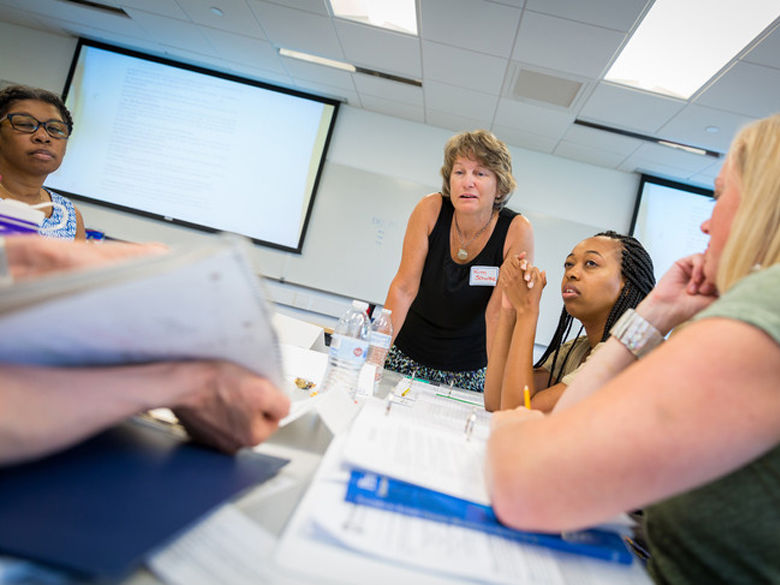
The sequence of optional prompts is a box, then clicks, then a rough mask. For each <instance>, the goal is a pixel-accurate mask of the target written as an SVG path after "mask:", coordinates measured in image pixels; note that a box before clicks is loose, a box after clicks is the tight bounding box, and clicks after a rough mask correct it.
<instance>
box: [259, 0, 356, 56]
mask: <svg viewBox="0 0 780 585" xmlns="http://www.w3.org/2000/svg"><path fill="white" fill-rule="evenodd" d="M249 7H250V8H251V9H252V11H253V12H254V13H255V16H256V17H257V20H258V21H259V22H260V26H261V27H262V28H263V30H264V31H265V33H266V35H267V36H268V38H269V39H270V41H271V42H272V43H273V44H274V45H276V46H277V47H284V48H286V49H292V50H295V51H303V52H304V53H311V54H314V55H319V56H321V57H328V58H330V59H338V60H341V61H343V60H344V52H343V51H342V50H341V45H340V44H339V40H338V37H337V36H336V29H334V28H333V23H332V22H331V20H330V19H329V18H328V17H326V16H320V15H317V14H312V13H310V12H304V11H302V10H295V9H293V8H287V7H285V6H279V5H278V4H271V3H269V2H261V1H260V0H249Z"/></svg>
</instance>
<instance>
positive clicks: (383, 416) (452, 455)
mask: <svg viewBox="0 0 780 585" xmlns="http://www.w3.org/2000/svg"><path fill="white" fill-rule="evenodd" d="M446 404H447V406H457V405H456V404H453V403H446ZM473 410H476V409H473ZM472 415H473V418H474V422H473V425H474V430H473V431H472V432H471V433H468V432H467V418H468V417H462V418H453V419H451V418H446V417H444V418H442V419H441V420H440V421H439V423H433V424H432V423H431V420H430V417H429V416H428V415H427V414H426V413H425V411H424V409H421V408H418V407H417V406H416V405H415V407H413V408H404V407H403V406H402V405H390V408H389V409H388V408H387V401H381V400H377V399H371V400H368V401H366V403H365V405H364V406H363V409H362V410H361V412H360V413H359V414H358V416H357V417H356V418H355V421H354V423H353V424H352V427H351V428H350V430H349V434H348V442H347V445H346V448H345V450H344V460H345V462H346V463H347V464H348V465H351V466H353V467H357V468H360V469H366V470H369V471H374V472H377V473H380V474H383V475H387V476H390V477H394V478H397V479H400V480H403V481H407V482H410V483H414V484H416V485H419V486H422V487H426V488H429V489H433V490H436V491H439V492H442V493H445V494H450V495H452V496H455V497H458V498H464V499H467V500H471V501H473V502H477V503H480V504H489V503H490V498H489V497H488V492H487V487H486V485H485V478H484V461H485V443H486V437H487V434H486V433H487V431H485V430H484V429H481V428H479V429H478V428H477V427H478V426H479V422H478V420H477V419H478V416H477V413H476V412H472V413H471V414H469V416H472Z"/></svg>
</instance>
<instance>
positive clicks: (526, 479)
mask: <svg viewBox="0 0 780 585" xmlns="http://www.w3.org/2000/svg"><path fill="white" fill-rule="evenodd" d="M715 194H716V197H717V203H716V205H715V208H714V209H713V213H712V217H711V219H709V220H707V221H706V222H704V224H702V231H704V232H705V233H707V234H709V236H710V242H709V246H708V248H707V251H706V252H705V253H704V254H703V255H701V254H699V255H694V256H691V257H688V258H684V259H682V260H680V261H678V262H677V263H676V264H675V265H674V266H673V267H672V269H670V271H669V272H668V273H667V274H666V275H665V276H664V277H663V278H662V279H661V281H660V282H659V283H658V286H657V287H656V288H655V289H653V291H652V292H651V293H650V294H649V295H648V297H647V298H646V299H645V300H644V301H643V302H642V303H640V304H639V306H638V307H637V308H636V311H635V312H634V311H627V313H626V315H627V316H626V317H625V318H624V319H623V320H621V321H619V322H618V323H617V324H616V326H615V328H614V329H613V335H612V337H611V338H610V339H609V340H608V341H607V342H606V343H605V344H604V346H603V347H602V348H601V350H600V351H599V352H598V353H596V354H595V355H593V356H592V358H591V359H590V360H589V361H588V362H587V364H586V365H585V367H584V368H583V369H582V371H581V372H580V374H579V375H578V376H577V378H576V379H575V380H574V382H573V383H572V385H571V386H569V387H568V389H567V391H566V393H565V394H564V395H563V397H562V399H561V400H560V401H559V402H558V404H557V406H556V408H555V409H554V410H553V412H552V414H551V415H549V416H543V415H541V414H540V413H538V412H529V411H525V409H516V410H513V411H506V412H500V413H497V414H495V415H494V418H493V429H492V433H491V437H490V440H489V443H488V471H487V473H488V482H489V485H490V490H491V496H492V498H493V504H494V506H495V510H496V513H497V514H498V516H499V518H501V520H502V521H503V522H505V523H507V524H509V525H511V526H515V527H518V528H522V529H529V530H554V531H559V530H567V529H571V528H575V527H581V526H586V525H590V524H594V523H597V522H599V521H602V520H605V519H607V518H609V517H610V516H611V515H612V514H614V513H617V512H620V511H624V510H631V509H635V508H640V507H642V508H644V509H645V517H644V528H645V531H646V536H647V541H648V545H649V548H650V553H651V556H650V559H649V561H648V570H649V572H650V574H651V576H652V577H653V578H654V579H655V581H656V582H658V583H669V584H678V583H708V584H711V583H730V584H734V583H778V582H780V555H778V554H777V553H778V542H779V541H780V540H779V538H778V534H779V533H778V531H779V530H780V528H778V527H780V424H779V423H780V294H778V291H779V290H780V115H775V116H772V117H770V118H767V119H764V120H761V121H758V122H756V123H754V124H753V125H751V126H748V127H747V128H745V129H744V130H742V131H741V132H740V133H739V134H738V135H737V137H736V139H735V140H734V142H733V144H732V147H731V149H730V151H729V154H728V156H727V159H726V161H725V163H724V165H723V168H722V170H721V173H720V175H719V176H718V178H717V180H716V182H715ZM718 296H719V297H720V298H718ZM716 299H717V300H716ZM694 315H695V316H694ZM691 317H693V322H692V323H691V324H689V325H687V326H686V327H685V328H683V329H682V330H681V331H680V332H679V333H678V334H676V335H674V336H673V337H672V338H671V339H669V340H668V341H666V342H664V343H663V344H660V341H661V339H662V337H661V335H662V334H665V333H667V332H668V331H669V330H670V329H671V328H673V327H674V326H676V325H677V324H679V323H681V322H683V321H685V320H687V319H689V318H691ZM655 345H660V347H658V348H657V349H655V350H652V351H650V350H651V349H652V347H653V346H655ZM637 356H639V357H640V359H639V361H637Z"/></svg>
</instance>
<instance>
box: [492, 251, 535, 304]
mask: <svg viewBox="0 0 780 585" xmlns="http://www.w3.org/2000/svg"><path fill="white" fill-rule="evenodd" d="M498 285H499V286H500V287H501V291H502V296H501V306H502V307H503V308H505V309H514V310H515V311H516V312H518V313H523V312H527V311H535V312H538V310H539V301H540V299H541V296H542V289H543V288H544V287H545V286H546V285H547V274H546V273H545V272H544V271H540V270H539V268H538V267H536V266H533V265H531V264H530V263H529V262H528V260H526V259H525V252H523V253H521V254H518V255H514V256H509V257H508V258H507V259H506V260H504V263H503V264H502V265H501V271H500V273H499V277H498Z"/></svg>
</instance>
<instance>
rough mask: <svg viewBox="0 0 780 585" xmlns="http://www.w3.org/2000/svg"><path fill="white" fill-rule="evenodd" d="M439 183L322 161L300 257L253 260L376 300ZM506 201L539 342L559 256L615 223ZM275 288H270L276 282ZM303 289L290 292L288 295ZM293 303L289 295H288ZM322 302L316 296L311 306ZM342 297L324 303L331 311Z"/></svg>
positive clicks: (116, 214) (174, 231)
mask: <svg viewBox="0 0 780 585" xmlns="http://www.w3.org/2000/svg"><path fill="white" fill-rule="evenodd" d="M438 188H439V185H425V184H422V183H419V182H414V181H407V180H401V179H397V178H394V177H391V176H387V175H382V174H379V173H375V172H370V171H366V170H362V169H356V168H353V167H349V166H346V165H340V164H334V163H328V164H326V165H325V169H324V171H323V174H322V178H321V181H320V188H319V194H318V195H317V200H316V202H315V205H314V209H313V211H312V217H311V221H310V225H309V233H308V235H307V237H306V242H305V244H304V246H303V250H302V252H301V254H300V255H298V254H292V253H289V252H283V251H279V250H273V249H270V248H267V247H265V246H255V249H254V260H255V262H256V265H257V267H258V270H260V271H261V272H262V273H263V274H264V275H265V276H267V277H269V278H272V279H275V280H279V281H281V282H284V283H289V284H294V285H301V286H303V287H307V288H311V289H316V290H317V291H325V292H328V293H334V294H336V295H341V296H343V297H348V298H357V299H361V300H365V301H368V302H370V303H376V304H381V303H383V302H384V300H385V296H386V294H387V288H388V286H389V285H390V281H391V280H392V278H393V276H394V275H395V272H396V271H397V270H398V264H399V262H400V260H401V245H402V242H403V237H404V232H405V231H406V222H407V220H408V219H409V214H410V213H411V212H412V210H413V209H414V206H415V205H416V204H417V202H418V201H419V200H420V199H421V198H422V197H423V196H424V195H427V194H428V193H431V192H434V191H437V190H438ZM81 206H82V207H83V209H82V211H83V212H84V216H85V218H86V223H87V225H88V226H89V227H93V228H97V229H101V230H104V231H105V232H106V233H107V234H108V235H110V236H114V237H117V238H121V239H127V240H133V241H149V240H156V241H161V242H166V243H169V244H172V245H188V243H190V242H192V241H193V240H195V239H198V238H202V237H208V236H207V235H204V234H202V232H198V231H197V230H188V229H187V228H184V227H181V226H172V225H170V224H167V223H164V222H158V221H154V220H151V219H147V218H142V217H138V216H136V215H132V214H126V213H123V212H120V211H115V210H107V209H105V208H99V207H97V206H91V205H88V204H84V203H82V204H81ZM509 207H510V208H512V209H514V210H515V211H520V212H522V213H524V214H525V215H526V216H527V217H528V218H529V219H530V220H531V223H532V225H533V228H534V239H535V257H534V263H535V264H537V265H538V266H540V267H541V268H542V269H544V270H546V271H547V278H548V285H547V288H546V289H545V291H544V294H543V295H542V302H541V312H540V317H539V326H538V328H537V336H536V339H537V342H538V343H539V344H542V345H546V344H547V343H548V342H549V340H550V338H551V337H552V334H553V332H554V331H555V326H556V324H557V322H558V316H559V315H560V311H561V308H562V307H563V302H562V301H561V294H560V283H561V277H562V275H563V261H564V259H565V257H566V255H567V254H568V253H569V252H570V251H571V249H572V248H573V247H574V246H575V245H576V244H577V243H578V242H579V241H580V240H582V239H584V238H587V237H590V236H592V235H594V234H595V233H598V232H599V231H602V230H603V229H607V228H614V227H615V226H593V225H587V224H582V223H577V222H573V221H569V220H564V219H560V218H557V217H553V216H551V215H547V214H544V213H540V212H535V211H531V210H526V209H524V208H523V198H522V194H521V193H516V194H515V195H514V197H513V198H512V199H511V200H510V202H509ZM277 288H278V287H277ZM290 294H291V295H292V296H293V297H294V296H295V295H300V294H304V293H301V292H300V291H299V290H298V291H292V292H291V293H290ZM290 302H291V304H293V305H295V306H302V305H303V304H304V303H297V302H295V299H291V300H290ZM326 305H328V303H326V302H320V303H319V306H320V307H323V306H326ZM343 306H345V305H344V302H343V299H342V300H341V301H338V302H335V301H334V302H333V303H332V310H331V309H328V310H325V311H324V312H326V313H328V314H333V315H338V314H340V312H341V310H343Z"/></svg>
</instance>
